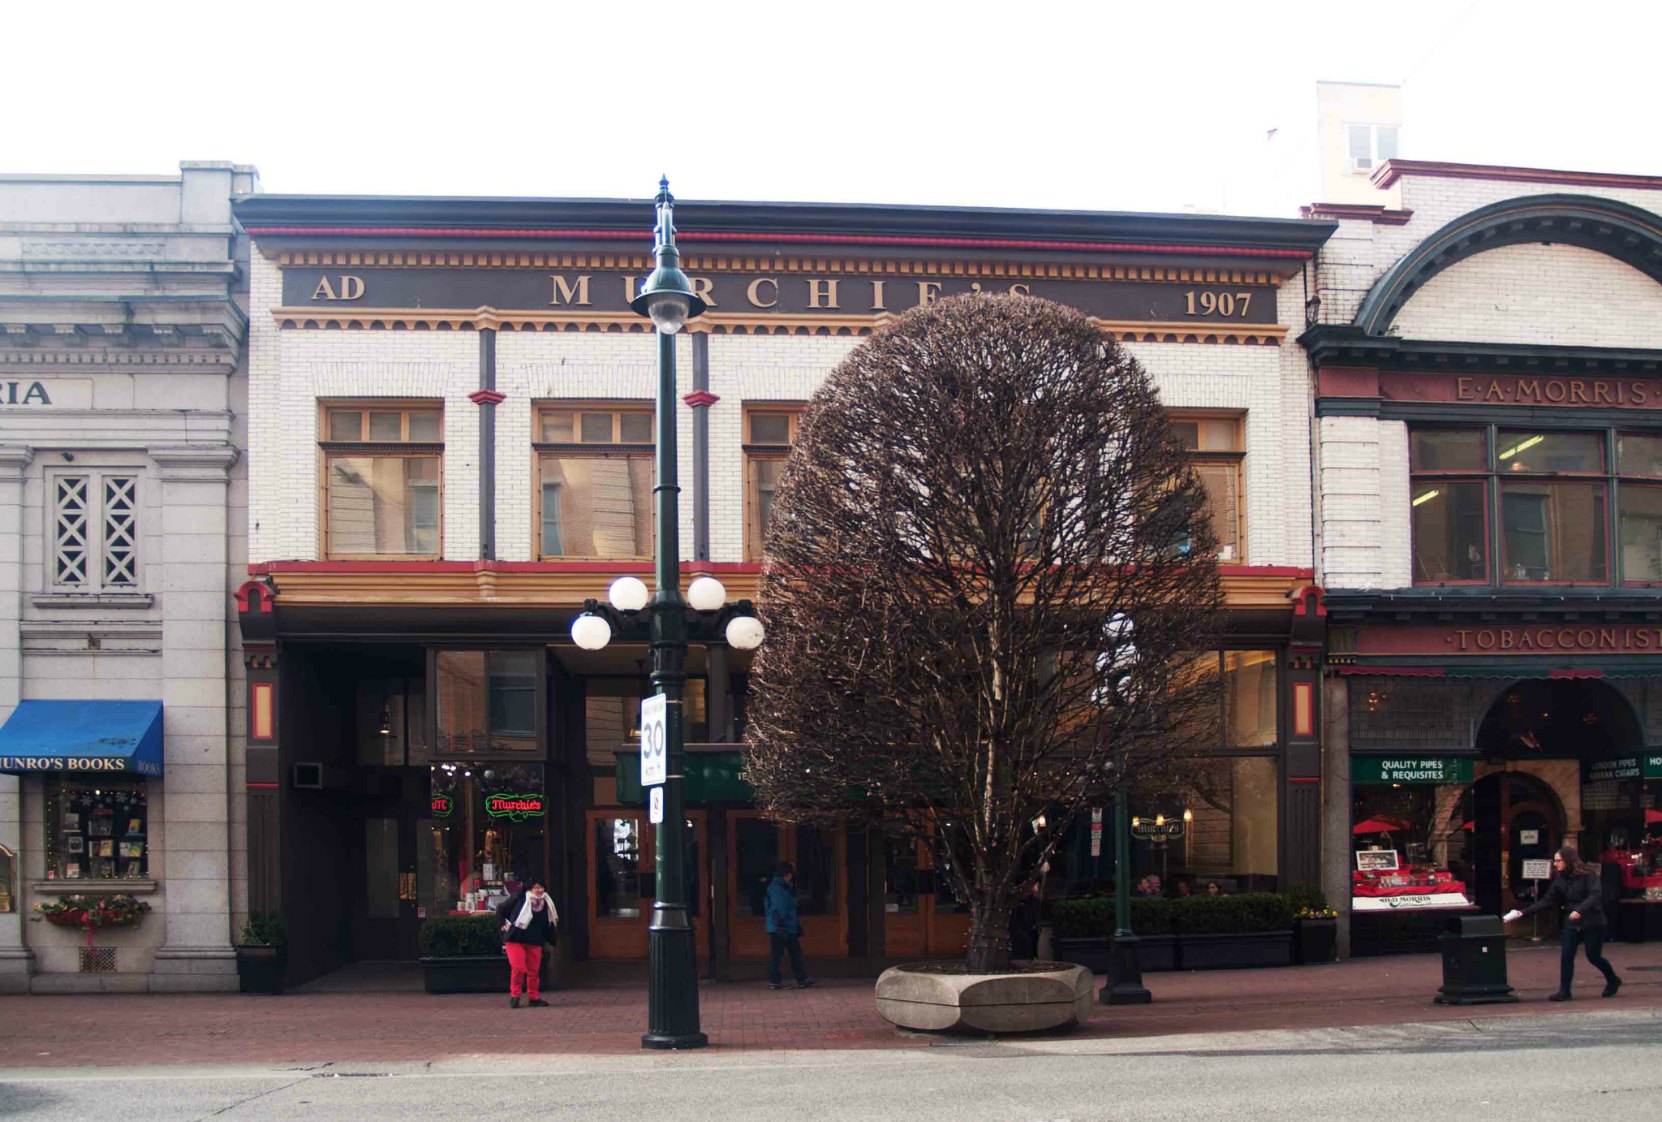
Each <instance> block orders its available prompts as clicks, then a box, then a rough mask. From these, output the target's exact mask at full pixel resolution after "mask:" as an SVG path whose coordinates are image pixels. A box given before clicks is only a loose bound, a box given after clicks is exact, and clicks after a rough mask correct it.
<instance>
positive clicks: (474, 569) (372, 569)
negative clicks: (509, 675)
mask: <svg viewBox="0 0 1662 1122" xmlns="http://www.w3.org/2000/svg"><path fill="white" fill-rule="evenodd" d="M248 571H249V573H250V574H252V575H254V576H269V575H271V574H274V573H389V574H395V573H618V574H624V573H650V572H651V571H652V562H651V561H641V560H628V561H258V562H253V563H251V564H250V565H249V566H248ZM681 571H682V572H683V573H694V574H697V573H759V572H761V571H762V566H761V564H760V562H756V561H683V562H681ZM251 583H252V582H251Z"/></svg>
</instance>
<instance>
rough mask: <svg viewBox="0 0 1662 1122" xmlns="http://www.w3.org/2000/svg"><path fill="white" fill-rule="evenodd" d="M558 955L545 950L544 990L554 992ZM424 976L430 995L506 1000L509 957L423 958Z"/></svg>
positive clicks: (502, 955) (491, 955) (539, 972)
mask: <svg viewBox="0 0 1662 1122" xmlns="http://www.w3.org/2000/svg"><path fill="white" fill-rule="evenodd" d="M555 953H556V952H555V951H553V950H552V949H550V948H546V947H545V948H544V949H543V953H542V969H541V970H539V971H537V976H538V977H539V978H540V979H541V981H542V988H543V989H545V990H548V989H553V988H555V987H554V984H553V983H554V981H555V964H554V958H555ZM421 972H422V974H423V976H424V978H425V981H426V985H427V992H428V993H499V994H503V995H504V996H506V994H507V992H508V956H507V955H505V954H482V955H459V956H454V957H449V958H425V957H424V958H423V959H422V960H421Z"/></svg>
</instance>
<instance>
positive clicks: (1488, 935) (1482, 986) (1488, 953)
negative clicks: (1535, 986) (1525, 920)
mask: <svg viewBox="0 0 1662 1122" xmlns="http://www.w3.org/2000/svg"><path fill="white" fill-rule="evenodd" d="M1437 941H1438V942H1439V943H1440V944H1442V948H1443V985H1442V988H1441V989H1439V990H1438V991H1437V998H1436V1001H1437V1004H1438V1005H1497V1004H1500V1003H1502V1002H1509V1001H1516V1000H1518V995H1517V993H1516V991H1514V990H1513V989H1512V987H1511V986H1509V985H1507V983H1506V928H1505V926H1504V925H1503V924H1502V923H1501V922H1500V917H1499V916H1485V915H1457V916H1450V917H1449V918H1448V922H1447V923H1446V924H1444V927H1443V934H1442V936H1441V937H1440V938H1439V939H1438V940H1437Z"/></svg>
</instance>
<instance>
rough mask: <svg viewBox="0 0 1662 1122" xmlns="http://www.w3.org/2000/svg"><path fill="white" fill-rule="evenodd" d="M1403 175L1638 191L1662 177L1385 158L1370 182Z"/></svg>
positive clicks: (1658, 184)
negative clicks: (1622, 188)
mask: <svg viewBox="0 0 1662 1122" xmlns="http://www.w3.org/2000/svg"><path fill="white" fill-rule="evenodd" d="M1403 176H1421V177H1426V178H1433V179H1487V180H1491V181H1498V182H1503V183H1551V184H1556V185H1559V186H1565V187H1606V188H1610V187H1626V188H1637V189H1639V190H1641V191H1662V176H1657V175H1624V174H1621V173H1618V172H1600V171H1555V170H1553V169H1551V168H1520V167H1507V166H1491V165H1488V164H1450V163H1442V162H1439V161H1435V160H1386V161H1385V162H1384V163H1383V164H1380V165H1379V167H1378V168H1377V169H1376V170H1375V171H1374V173H1373V175H1372V177H1371V178H1370V182H1371V183H1373V184H1374V185H1375V186H1376V187H1389V186H1391V185H1392V184H1394V183H1395V182H1396V181H1397V180H1399V179H1401V178H1402V177H1403Z"/></svg>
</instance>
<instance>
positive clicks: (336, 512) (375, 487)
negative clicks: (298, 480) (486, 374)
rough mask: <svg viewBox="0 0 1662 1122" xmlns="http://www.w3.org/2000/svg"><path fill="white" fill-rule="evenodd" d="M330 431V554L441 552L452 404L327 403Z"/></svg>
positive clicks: (326, 449)
mask: <svg viewBox="0 0 1662 1122" xmlns="http://www.w3.org/2000/svg"><path fill="white" fill-rule="evenodd" d="M323 436H324V439H323V440H322V441H321V443H320V445H319V447H320V448H321V450H322V453H323V459H324V472H323V479H324V482H323V492H324V493H323V508H324V519H323V548H324V555H325V556H327V557H331V558H342V557H345V558H374V557H437V556H438V555H439V548H440V547H439V542H440V524H439V510H440V501H439V496H440V491H441V480H442V471H441V467H442V464H443V460H444V411H443V410H442V409H441V408H440V407H438V406H436V405H424V404H423V405H414V404H412V405H401V404H392V403H381V402H377V403H374V404H362V405H359V404H339V405H327V406H325V407H324V409H323Z"/></svg>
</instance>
